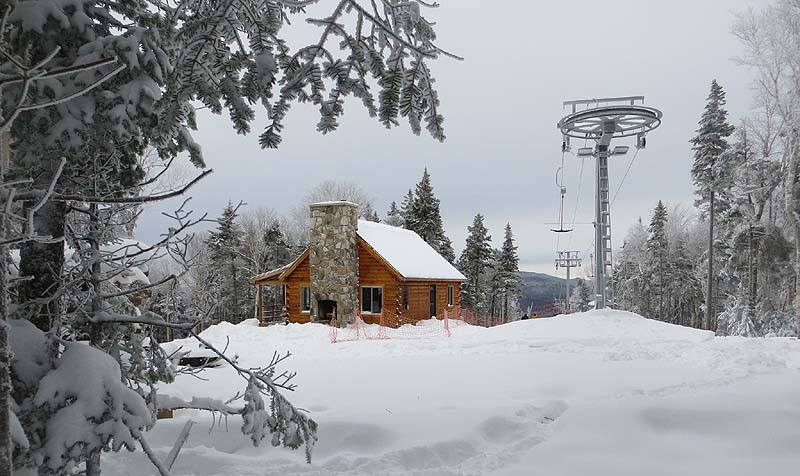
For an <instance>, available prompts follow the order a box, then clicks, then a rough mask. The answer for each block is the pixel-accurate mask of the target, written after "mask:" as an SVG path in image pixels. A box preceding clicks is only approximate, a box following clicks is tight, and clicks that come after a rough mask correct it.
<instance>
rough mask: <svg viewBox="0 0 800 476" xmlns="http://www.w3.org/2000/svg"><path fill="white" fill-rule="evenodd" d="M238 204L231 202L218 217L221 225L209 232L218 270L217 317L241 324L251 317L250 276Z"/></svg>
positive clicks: (215, 266) (209, 241)
mask: <svg viewBox="0 0 800 476" xmlns="http://www.w3.org/2000/svg"><path fill="white" fill-rule="evenodd" d="M238 216H239V215H238V207H236V206H234V205H233V203H231V202H228V205H227V206H225V209H224V210H223V211H222V215H221V216H220V218H219V219H218V220H217V228H216V230H215V231H212V232H211V233H210V234H209V236H208V247H209V250H210V252H211V263H212V264H213V266H214V268H215V269H216V271H217V274H216V278H215V282H216V285H217V286H218V288H219V298H220V301H219V305H218V306H217V308H216V313H215V317H216V319H217V320H219V321H227V322H232V323H234V324H237V323H239V322H241V321H243V320H244V319H247V318H248V317H250V313H249V312H248V309H249V308H250V307H249V304H250V303H249V301H248V299H247V296H246V292H247V291H246V287H247V282H246V278H247V277H246V276H243V275H242V268H243V261H242V259H241V246H242V230H241V229H240V227H239V223H238V222H237V218H238Z"/></svg>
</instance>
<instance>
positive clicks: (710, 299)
mask: <svg viewBox="0 0 800 476" xmlns="http://www.w3.org/2000/svg"><path fill="white" fill-rule="evenodd" d="M714 304H715V303H714V191H713V190H712V191H711V196H710V201H709V212H708V283H707V291H706V316H705V319H704V321H703V329H706V330H712V329H711V326H712V322H713V316H714V308H715V305H714Z"/></svg>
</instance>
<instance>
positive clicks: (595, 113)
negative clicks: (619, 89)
mask: <svg viewBox="0 0 800 476" xmlns="http://www.w3.org/2000/svg"><path fill="white" fill-rule="evenodd" d="M637 103H639V104H637ZM641 103H644V96H625V97H612V98H600V99H582V100H578V101H564V107H571V108H572V113H571V114H569V115H568V116H566V117H564V118H563V119H561V121H559V122H558V129H559V130H560V131H561V134H562V135H563V136H564V142H563V143H562V144H568V143H569V139H570V138H574V139H585V140H593V141H594V142H595V148H594V151H591V149H590V150H588V151H587V154H586V155H589V156H591V157H594V158H595V159H596V160H595V162H596V168H595V222H594V225H595V253H594V259H595V282H594V284H595V307H596V308H597V309H602V308H604V307H605V306H606V302H607V301H608V300H609V298H610V295H611V292H610V289H609V286H607V285H608V284H610V283H607V282H606V278H607V277H608V276H610V275H611V267H612V260H611V258H612V256H611V252H612V248H611V203H610V199H609V185H608V158H609V157H611V156H616V155H624V154H625V153H627V150H628V149H627V147H615V148H613V149H612V148H611V147H610V145H611V141H612V140H613V139H620V138H623V137H634V136H635V137H637V142H636V146H637V147H639V148H644V146H645V144H646V142H645V139H644V137H645V135H646V134H647V133H648V132H650V131H652V130H653V129H655V128H657V127H658V126H660V125H661V116H662V114H661V111H659V110H658V109H654V108H651V107H645V106H643V105H641ZM581 106H583V107H584V108H583V109H581ZM562 147H563V146H562ZM582 151H583V149H581V150H580V151H578V152H579V155H581V152H582Z"/></svg>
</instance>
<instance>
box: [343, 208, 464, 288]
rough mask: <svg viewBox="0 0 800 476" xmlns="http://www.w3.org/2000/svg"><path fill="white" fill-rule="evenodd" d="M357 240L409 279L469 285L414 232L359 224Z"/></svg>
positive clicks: (364, 221) (392, 227) (366, 222)
mask: <svg viewBox="0 0 800 476" xmlns="http://www.w3.org/2000/svg"><path fill="white" fill-rule="evenodd" d="M358 236H360V237H361V238H363V239H364V241H366V242H367V244H369V245H370V246H371V247H372V248H373V249H374V250H375V251H376V252H377V253H378V254H379V255H381V257H382V258H383V259H385V260H386V262H388V263H389V264H390V265H391V266H392V267H393V268H394V269H396V270H397V272H399V273H400V274H401V275H403V277H404V278H406V279H443V280H464V281H466V278H465V277H464V275H463V274H461V273H460V272H459V271H458V270H457V269H456V268H455V266H453V265H452V264H450V263H449V262H448V261H447V260H446V259H444V258H443V257H442V255H440V254H439V253H437V252H436V250H434V249H433V248H431V245H429V244H428V243H426V242H425V240H423V239H422V238H420V237H419V235H417V234H416V233H414V232H413V231H410V230H406V229H404V228H398V227H395V226H389V225H384V224H382V223H375V222H371V221H367V220H359V221H358Z"/></svg>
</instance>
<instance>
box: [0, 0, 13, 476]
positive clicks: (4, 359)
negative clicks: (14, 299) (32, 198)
mask: <svg viewBox="0 0 800 476" xmlns="http://www.w3.org/2000/svg"><path fill="white" fill-rule="evenodd" d="M0 4H2V5H5V2H0ZM6 137H7V136H6V133H0V182H2V181H3V180H4V177H5V165H6V164H7V162H6V161H7V160H8V158H7V157H6V152H7V150H6V147H5V145H6V143H5V140H6ZM7 230H8V228H7V218H6V215H5V213H4V212H2V211H0V241H3V240H5V239H6V238H7V236H6V233H7ZM10 260H11V257H10V256H9V254H8V246H4V245H0V474H11V468H12V459H11V458H12V450H11V425H10V421H9V419H10V418H9V417H10V413H11V352H10V348H11V342H10V341H9V331H8V329H9V326H8V322H7V321H8V262H9V261H10Z"/></svg>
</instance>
